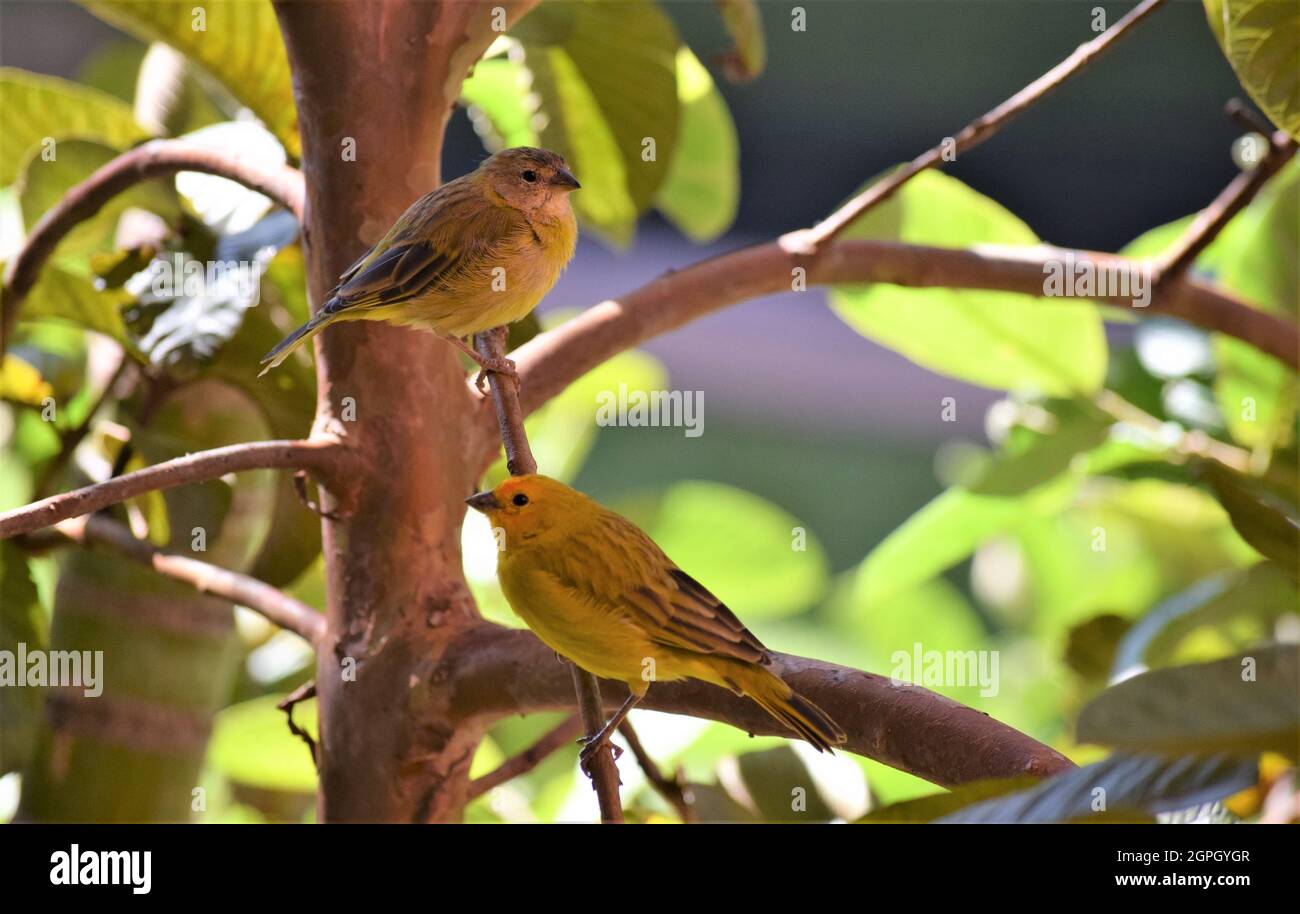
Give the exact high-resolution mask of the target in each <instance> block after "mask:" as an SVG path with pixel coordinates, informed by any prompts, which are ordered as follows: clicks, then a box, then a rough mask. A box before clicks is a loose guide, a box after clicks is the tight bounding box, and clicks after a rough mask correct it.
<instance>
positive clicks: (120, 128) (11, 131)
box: [0, 67, 149, 186]
mask: <svg viewBox="0 0 1300 914" xmlns="http://www.w3.org/2000/svg"><path fill="white" fill-rule="evenodd" d="M148 136H149V134H148V133H147V132H146V131H145V129H144V128H143V127H141V126H140V125H139V124H137V123H136V122H135V117H134V115H133V114H132V113H131V106H130V105H128V104H126V103H125V102H123V101H122V100H121V99H117V98H114V97H113V96H111V95H109V94H108V93H106V92H100V91H99V90H98V89H91V88H90V87H88V86H82V85H78V84H77V83H74V82H69V81H67V80H65V79H58V78H56V77H53V76H40V75H37V74H35V73H28V72H25V71H23V70H15V69H13V68H12V67H0V186H2V185H6V184H12V183H13V181H14V179H16V178H17V177H18V173H19V169H20V168H21V167H22V165H23V163H24V162H26V161H27V159H28V158H29V157H30V156H31V155H32V154H33V152H36V153H37V154H45V155H54V156H56V157H57V156H58V155H59V152H60V145H59V144H58V143H55V144H54V145H53V146H48V147H43V146H42V144H43V143H44V142H45V141H46V140H47V139H53V140H56V141H57V140H63V139H83V140H95V141H98V142H101V143H104V144H106V145H108V146H112V147H113V148H115V149H123V148H125V147H127V146H130V145H131V144H133V143H135V142H136V141H138V140H143V139H146V138H147V137H148Z"/></svg>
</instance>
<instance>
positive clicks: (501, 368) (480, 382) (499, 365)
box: [474, 357, 519, 393]
mask: <svg viewBox="0 0 1300 914" xmlns="http://www.w3.org/2000/svg"><path fill="white" fill-rule="evenodd" d="M475 361H477V362H478V364H479V369H478V374H477V375H475V376H474V386H475V387H477V388H478V389H479V391H480V392H482V393H486V392H487V377H488V375H489V374H499V375H502V376H504V377H507V378H509V379H510V380H511V381H513V382H514V384H515V386H516V387H517V386H518V385H519V372H517V371H516V370H515V363H514V362H513V361H511V360H510V359H507V358H504V357H502V358H499V359H498V358H492V359H485V358H482V357H479V358H476V359H475Z"/></svg>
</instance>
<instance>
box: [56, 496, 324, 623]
mask: <svg viewBox="0 0 1300 914" xmlns="http://www.w3.org/2000/svg"><path fill="white" fill-rule="evenodd" d="M57 529H58V531H59V532H60V533H62V534H63V535H64V536H66V537H68V539H70V540H72V541H74V542H76V543H80V544H81V545H83V546H103V547H105V548H108V549H111V550H112V551H113V552H116V553H118V554H119V555H122V556H125V557H126V558H129V559H131V560H132V561H135V562H139V563H140V564H141V565H147V566H148V567H150V568H152V569H153V570H154V571H156V572H157V573H158V574H160V575H163V576H164V577H168V578H171V579H172V580H174V581H180V582H182V583H184V584H189V585H190V586H192V587H193V588H194V589H195V590H197V591H199V592H200V593H209V594H213V595H215V596H218V597H222V598H224V599H227V600H230V601H231V602H232V603H238V604H239V605H241V606H247V607H248V608H249V609H251V610H253V611H254V612H256V613H259V614H260V615H262V616H264V617H265V618H266V619H267V620H268V621H269V622H271V623H273V624H275V625H277V626H279V627H280V628H283V629H285V630H286V631H291V632H293V633H294V634H296V635H300V636H301V637H302V638H304V639H306V640H307V641H308V642H309V643H311V644H313V645H314V644H316V643H317V641H319V640H320V638H321V637H322V636H323V635H324V632H325V617H324V616H322V615H321V614H320V613H318V612H316V610H314V609H312V608H311V607H310V606H308V605H307V604H306V603H302V602H300V601H298V600H295V599H294V598H293V597H291V596H289V595H288V594H286V593H284V591H282V590H279V589H277V588H275V587H272V586H271V585H270V584H267V583H265V582H263V581H259V580H257V579H256V578H251V577H249V576H248V575H245V574H239V573H238V572H234V571H229V570H227V569H225V568H218V567H217V566H216V565H210V564H208V563H207V562H200V561H199V560H197V559H192V558H189V557H188V556H183V555H175V554H172V553H168V552H163V551H162V550H161V549H158V548H157V547H156V546H154V545H153V544H152V543H149V542H146V541H145V540H140V539H136V538H135V536H133V535H132V534H131V531H130V530H128V529H126V528H125V527H123V526H122V525H121V524H119V523H117V522H116V521H114V520H111V519H109V518H107V517H104V516H102V515H94V514H92V515H90V516H89V517H79V518H75V519H71V520H65V521H63V522H61V523H60V524H59V525H58V527H57Z"/></svg>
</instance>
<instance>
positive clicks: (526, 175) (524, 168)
mask: <svg viewBox="0 0 1300 914" xmlns="http://www.w3.org/2000/svg"><path fill="white" fill-rule="evenodd" d="M580 186H581V185H580V184H578V179H577V178H575V177H574V176H573V174H572V173H571V172H570V171H569V169H568V167H567V166H566V165H565V163H564V159H562V158H561V157H560V156H558V155H557V154H555V153H554V152H551V151H549V150H546V149H534V148H532V147H529V146H520V147H517V148H515V149H506V150H503V151H501V152H498V153H496V154H495V155H493V156H490V157H489V158H487V159H485V160H484V161H483V164H481V165H480V166H479V167H478V168H477V169H476V170H475V171H473V172H471V173H470V174H467V175H462V176H461V177H459V178H457V179H456V180H454V181H449V182H447V183H446V184H444V185H442V186H441V187H439V188H438V189H437V190H435V191H433V192H431V193H428V194H425V195H424V196H423V197H421V198H420V199H419V200H417V201H415V203H413V204H411V207H410V208H409V209H408V210H407V211H406V212H405V213H403V214H402V216H401V218H400V219H398V220H397V222H396V223H394V225H393V227H392V228H391V229H389V230H388V234H386V235H385V236H384V237H383V238H382V239H381V240H380V241H379V243H378V244H376V245H375V246H374V247H373V248H371V249H370V250H369V251H367V252H366V254H365V255H364V256H363V257H362V258H361V259H360V260H358V261H357V262H356V263H354V264H353V265H352V266H351V267H349V268H348V270H347V272H345V273H344V274H343V275H342V276H340V277H339V284H338V285H337V286H335V287H334V288H333V289H332V290H331V291H330V293H329V297H328V298H327V299H326V301H325V303H324V304H323V305H321V307H320V308H319V309H318V310H317V312H316V314H315V315H314V316H313V317H312V319H311V320H309V321H308V322H307V323H305V324H303V325H302V326H301V327H299V328H298V329H297V330H295V331H294V332H293V333H291V334H289V335H288V336H287V337H285V338H284V339H283V340H282V341H281V342H280V344H279V345H277V346H276V347H275V348H274V349H272V350H271V351H270V352H269V353H267V355H266V357H265V358H264V359H262V364H264V365H266V368H264V369H262V374H266V372H268V371H270V370H271V369H272V368H274V367H275V366H276V365H279V364H280V363H281V362H283V361H284V360H285V359H286V358H287V357H288V355H289V353H291V352H292V351H293V350H294V349H296V348H297V347H298V346H300V345H301V344H302V343H304V342H305V341H307V340H309V339H311V338H312V337H313V336H315V335H316V334H317V333H319V332H320V331H321V330H322V329H323V328H325V327H327V326H329V325H330V324H333V323H336V322H338V321H350V320H370V321H388V322H389V323H393V324H404V325H407V326H412V327H422V328H424V329H426V330H431V331H433V332H434V333H436V334H438V335H439V336H442V337H444V338H445V339H447V340H448V341H449V342H451V343H452V344H454V345H455V346H456V347H457V348H458V349H460V350H461V351H462V352H464V353H465V354H466V355H468V356H469V357H470V358H471V359H473V360H474V361H475V362H477V363H478V365H479V367H480V368H481V369H482V371H480V372H479V377H478V383H480V384H481V383H482V381H483V378H484V377H485V375H484V372H486V371H494V372H502V373H505V374H509V375H513V374H514V364H513V363H512V362H511V361H510V360H509V359H504V358H502V359H490V358H484V357H482V356H480V355H479V354H478V353H477V352H475V351H474V349H473V348H472V346H470V345H467V344H466V343H465V342H463V341H462V338H463V337H470V336H473V334H475V333H481V332H483V331H485V330H490V329H492V328H494V327H499V326H501V325H503V324H509V323H511V322H512V321H517V320H519V319H520V318H522V317H524V316H525V315H527V314H528V313H529V312H530V311H532V310H533V308H535V307H536V306H537V303H538V302H539V301H541V299H542V296H543V295H545V294H546V293H547V292H548V291H550V288H551V286H553V285H555V281H556V280H557V279H559V278H560V274H561V273H562V272H563V271H564V268H565V266H566V265H567V264H568V262H569V260H570V258H572V257H573V251H574V247H575V245H576V244H577V239H578V224H577V221H576V220H575V219H574V216H573V209H572V208H571V207H570V206H569V194H570V192H572V191H574V190H577V189H578V188H579V187H580Z"/></svg>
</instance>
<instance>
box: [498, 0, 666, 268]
mask: <svg viewBox="0 0 1300 914" xmlns="http://www.w3.org/2000/svg"><path fill="white" fill-rule="evenodd" d="M512 34H513V35H514V36H515V37H516V38H518V39H519V41H520V42H521V43H522V44H523V48H524V54H525V64H526V66H527V67H528V68H529V69H530V70H531V71H532V73H533V77H534V81H533V89H534V90H535V91H537V92H538V94H539V95H540V96H541V102H542V105H541V110H542V113H543V114H544V115H545V116H546V125H545V127H543V129H542V131H541V142H542V144H543V145H544V146H547V147H549V148H551V149H554V150H556V151H557V152H559V153H560V154H561V155H563V156H564V157H565V158H566V159H567V160H568V162H569V165H570V166H571V167H572V168H573V170H574V173H575V174H576V175H578V178H579V180H581V181H582V186H583V190H582V191H580V192H579V193H577V194H575V195H574V205H575V207H576V208H577V211H578V215H579V216H580V217H582V218H583V219H585V220H586V221H588V222H590V223H591V225H592V226H593V227H594V228H595V229H596V230H597V231H599V232H601V233H602V234H605V235H607V236H609V237H610V238H612V239H613V240H614V241H616V242H618V243H620V244H626V243H628V242H629V241H630V240H631V237H632V233H633V230H634V224H635V220H636V217H637V216H638V215H639V214H640V213H643V212H645V210H646V209H647V208H648V207H649V206H650V204H651V202H652V201H653V200H654V197H655V193H656V192H657V191H658V189H659V187H660V186H661V185H662V184H663V182H664V179H665V178H666V176H667V173H668V164H669V162H670V161H671V160H672V156H673V150H674V148H675V147H676V145H677V134H678V119H679V116H680V111H679V103H678V98H677V64H676V58H677V48H678V46H679V44H680V41H679V40H678V37H677V31H676V29H675V28H674V27H673V24H672V22H671V20H669V19H668V17H667V16H665V15H664V13H663V12H662V11H661V10H660V9H659V8H658V7H657V6H656V5H655V4H654V3H651V2H649V0H625V2H621V3H605V2H595V0H583V2H573V3H545V4H542V5H541V6H538V7H537V8H535V9H534V10H533V11H532V12H531V13H529V14H528V16H526V17H525V18H523V19H522V20H520V22H519V24H518V25H517V26H516V27H515V29H514V31H513V32H512ZM647 140H653V141H654V150H655V154H654V156H653V158H652V159H650V160H649V161H647V160H646V158H644V157H643V153H644V151H645V150H646V148H647V147H646V143H645V141H647Z"/></svg>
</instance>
